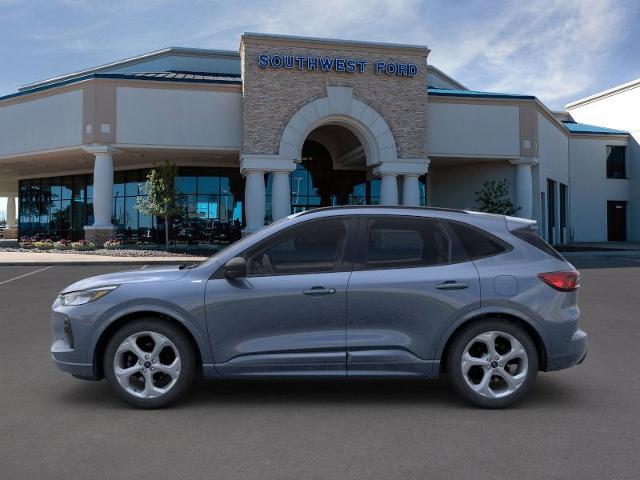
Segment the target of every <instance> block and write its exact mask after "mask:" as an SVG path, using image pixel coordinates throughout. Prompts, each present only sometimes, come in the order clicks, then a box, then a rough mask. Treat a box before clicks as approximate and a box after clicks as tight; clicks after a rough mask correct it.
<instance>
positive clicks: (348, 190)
mask: <svg viewBox="0 0 640 480" xmlns="http://www.w3.org/2000/svg"><path fill="white" fill-rule="evenodd" d="M379 184H380V180H379V179H377V178H373V175H372V168H371V167H367V162H366V155H365V150H364V147H363V145H362V143H361V142H360V140H359V138H358V137H357V136H356V135H355V134H354V133H353V132H352V131H351V130H349V129H347V128H345V127H344V126H341V125H336V124H326V125H322V126H320V127H318V128H316V129H314V130H312V131H311V132H310V133H309V135H308V136H307V138H306V139H305V141H304V143H303V145H302V151H301V158H300V162H298V163H297V165H296V169H295V170H294V171H293V172H292V174H291V211H292V212H293V213H295V212H299V211H302V210H307V209H309V208H317V207H326V206H334V205H371V204H377V203H379V201H380V186H379Z"/></svg>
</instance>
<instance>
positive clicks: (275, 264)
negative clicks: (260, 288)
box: [247, 219, 348, 275]
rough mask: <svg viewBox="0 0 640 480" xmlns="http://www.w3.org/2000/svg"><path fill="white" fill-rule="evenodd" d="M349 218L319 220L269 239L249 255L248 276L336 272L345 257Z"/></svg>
mask: <svg viewBox="0 0 640 480" xmlns="http://www.w3.org/2000/svg"><path fill="white" fill-rule="evenodd" d="M347 222H348V220H346V219H345V220H340V219H331V220H319V221H312V222H308V223H305V224H304V225H300V226H297V227H293V228H291V229H289V230H287V231H286V232H284V233H282V234H280V235H277V237H276V238H275V239H273V240H268V241H267V242H268V243H267V245H265V246H263V247H262V248H261V247H258V249H257V250H254V252H252V253H250V254H249V255H248V258H247V273H248V274H249V275H287V274H296V273H312V272H333V271H334V270H335V269H336V266H337V265H339V263H340V262H341V260H342V253H343V251H344V244H345V239H346V233H347Z"/></svg>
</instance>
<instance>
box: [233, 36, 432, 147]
mask: <svg viewBox="0 0 640 480" xmlns="http://www.w3.org/2000/svg"><path fill="white" fill-rule="evenodd" d="M290 43H291V44H290ZM262 53H272V54H274V53H277V54H281V55H298V56H313V57H322V56H326V57H331V58H340V57H341V58H358V59H364V60H367V61H368V66H367V70H366V71H365V72H364V73H340V72H335V71H331V72H324V71H307V70H299V69H296V68H294V69H287V68H279V69H274V68H261V67H259V66H258V55H259V54H262ZM241 55H242V68H243V123H242V129H243V146H242V151H243V153H247V154H277V153H278V148H279V144H280V137H281V135H282V132H283V131H284V129H285V127H286V125H287V122H288V121H289V119H290V118H291V117H292V116H293V114H294V113H295V112H296V111H298V110H299V109H300V108H301V107H303V106H304V105H305V104H307V103H309V102H311V101H312V100H316V99H318V98H323V97H326V96H327V86H343V87H352V88H353V98H355V99H357V100H360V101H362V102H364V103H365V104H367V105H368V106H370V107H371V108H373V109H374V110H376V111H377V112H378V113H379V114H380V115H381V116H382V117H383V118H384V120H385V121H386V122H387V124H388V125H389V127H390V129H391V132H392V134H393V136H394V139H395V142H396V145H397V148H398V156H399V157H404V158H419V159H424V158H426V141H425V140H426V138H427V135H426V130H427V119H426V108H427V92H426V88H425V87H426V84H427V80H426V75H427V63H426V55H427V50H426V49H424V50H423V51H422V53H417V52H416V50H415V49H414V50H405V49H402V48H397V49H395V50H389V49H381V50H379V51H376V50H375V49H374V48H367V47H365V46H360V45H358V44H357V43H349V42H346V43H344V44H343V43H334V44H331V45H323V44H321V43H314V42H304V41H302V42H295V41H287V44H285V43H278V42H276V43H273V41H272V40H270V39H264V40H263V39H261V38H256V37H248V38H243V43H242V47H241ZM376 61H386V62H403V63H413V64H416V65H417V66H418V73H417V75H416V76H414V77H400V76H387V75H385V74H381V75H376V74H375V72H374V63H375V62H376ZM300 133H302V132H300Z"/></svg>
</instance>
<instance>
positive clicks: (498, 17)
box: [0, 0, 637, 108]
mask: <svg viewBox="0 0 640 480" xmlns="http://www.w3.org/2000/svg"><path fill="white" fill-rule="evenodd" d="M15 1H16V0H0V6H2V5H3V4H7V3H8V4H11V3H13V2H15ZM621 1H622V0H528V1H527V2H523V1H508V0H492V1H491V2H488V1H485V0H469V1H466V2H443V1H439V0H423V1H421V0H300V1H293V0H281V1H268V0H254V1H243V2H229V1H228V0H226V1H208V0H193V1H188V2H179V1H175V0H110V1H107V2H104V1H94V0H58V1H57V2H47V4H46V5H47V7H48V8H47V9H48V10H49V11H48V12H46V13H45V9H44V8H42V13H41V11H40V10H38V12H37V14H36V12H35V11H32V13H31V15H32V16H33V18H34V19H35V20H37V21H35V22H31V28H30V29H29V30H27V31H26V32H23V33H21V35H23V36H24V38H26V39H27V40H30V41H32V42H34V43H33V45H30V47H29V48H30V49H31V52H33V53H40V54H42V53H43V52H44V53H47V52H51V53H53V52H56V53H60V51H65V50H67V51H69V52H71V55H70V59H69V63H70V64H71V66H70V67H68V66H67V65H60V68H61V69H65V70H66V71H71V70H75V69H77V68H79V66H84V65H77V64H72V62H73V58H74V57H73V54H74V52H75V53H87V52H88V53H89V55H90V56H91V58H94V57H95V58H96V61H95V64H99V63H104V62H105V61H109V60H115V59H117V58H121V57H123V56H127V55H132V54H136V53H141V52H144V51H150V50H155V49H158V48H162V47H165V46H170V45H178V46H193V47H208V48H226V49H231V50H235V49H237V48H238V41H239V37H240V34H241V33H242V32H243V31H256V32H267V33H280V34H290V35H300V36H319V37H336V38H345V39H357V40H372V41H386V42H396V43H414V44H420V45H427V46H429V47H430V48H431V50H432V53H431V56H430V58H429V61H430V62H431V63H433V64H435V65H437V66H438V67H440V68H442V69H443V70H445V71H446V72H447V73H450V74H451V75H452V76H454V77H455V78H457V79H458V80H460V81H461V82H462V83H463V84H465V85H467V86H468V87H470V88H476V89H483V90H494V91H508V92H519V93H527V94H534V95H537V96H539V97H540V98H541V100H543V101H544V102H547V103H548V104H549V105H550V106H553V107H556V108H557V107H559V106H561V105H562V103H564V101H566V100H571V99H575V98H578V97H580V96H582V95H584V94H588V93H593V91H595V89H596V87H595V86H596V85H599V84H600V83H601V82H602V79H603V78H606V76H607V73H608V71H607V69H608V68H609V60H610V58H609V57H610V52H611V51H612V50H613V49H614V48H615V47H616V45H617V42H619V41H621V40H624V39H626V38H628V36H629V32H630V31H631V29H630V28H627V29H625V27H626V26H627V25H628V22H630V21H631V20H630V18H632V15H631V14H630V10H637V6H636V4H634V3H624V4H622V3H621ZM21 5H25V4H24V3H22V4H21ZM53 6H55V8H54V7H53ZM47 14H48V17H47ZM63 15H64V17H63ZM56 20H62V21H56ZM9 41H11V39H9ZM86 58H87V55H85V56H84V57H83V64H84V62H86V60H84V59H86ZM629 68H631V67H629ZM52 73H60V72H52Z"/></svg>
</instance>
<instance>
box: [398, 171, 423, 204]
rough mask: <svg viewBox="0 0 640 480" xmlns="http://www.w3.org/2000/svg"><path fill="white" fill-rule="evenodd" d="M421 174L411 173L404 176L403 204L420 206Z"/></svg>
mask: <svg viewBox="0 0 640 480" xmlns="http://www.w3.org/2000/svg"><path fill="white" fill-rule="evenodd" d="M418 177H419V175H417V174H410V175H403V176H402V204H403V205H408V206H412V207H418V206H420V181H419V180H418Z"/></svg>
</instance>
